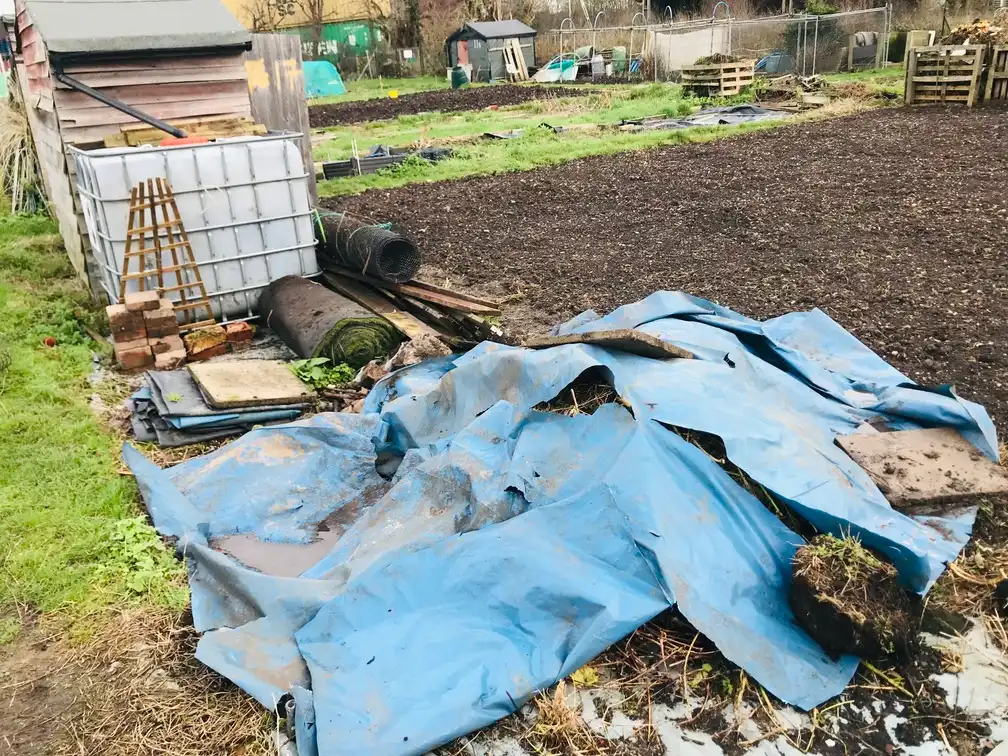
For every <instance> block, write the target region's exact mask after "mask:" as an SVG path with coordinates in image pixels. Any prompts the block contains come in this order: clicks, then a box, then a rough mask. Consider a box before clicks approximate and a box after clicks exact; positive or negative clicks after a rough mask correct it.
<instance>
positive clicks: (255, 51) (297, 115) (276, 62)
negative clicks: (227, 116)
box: [245, 34, 318, 203]
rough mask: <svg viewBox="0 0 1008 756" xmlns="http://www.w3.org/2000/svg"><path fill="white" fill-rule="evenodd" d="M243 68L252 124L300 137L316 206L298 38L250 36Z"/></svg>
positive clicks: (282, 35)
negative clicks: (246, 78) (250, 42)
mask: <svg viewBox="0 0 1008 756" xmlns="http://www.w3.org/2000/svg"><path fill="white" fill-rule="evenodd" d="M245 68H246V71H247V73H248V89H249V93H250V95H251V99H252V117H253V118H254V119H255V121H256V122H257V123H261V124H264V125H265V126H266V128H268V129H269V130H270V131H295V132H299V133H300V134H301V159H302V162H303V163H304V168H305V172H306V173H307V174H308V191H309V192H310V193H311V198H312V202H313V203H317V202H318V191H317V189H316V186H315V164H314V162H313V160H312V146H311V130H310V127H309V125H308V101H307V99H306V98H305V81H304V68H303V65H302V62H301V41H300V39H299V38H298V37H295V36H293V35H290V34H253V35H252V49H251V50H249V51H248V52H247V53H245Z"/></svg>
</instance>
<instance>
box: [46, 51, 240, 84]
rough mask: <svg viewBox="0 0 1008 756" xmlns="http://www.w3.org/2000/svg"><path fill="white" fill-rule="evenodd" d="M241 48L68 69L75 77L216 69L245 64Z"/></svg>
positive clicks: (231, 67) (232, 67) (92, 63)
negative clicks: (226, 51)
mask: <svg viewBox="0 0 1008 756" xmlns="http://www.w3.org/2000/svg"><path fill="white" fill-rule="evenodd" d="M243 60H244V55H243V53H242V52H231V53H226V54H216V55H181V56H179V57H151V58H139V57H137V58H132V59H129V60H122V61H119V62H112V61H109V62H88V64H80V65H77V66H68V67H66V69H65V71H66V72H67V73H68V74H69V75H70V76H72V77H74V78H75V79H78V78H83V77H86V76H87V75H89V74H102V75H105V74H135V73H149V72H155V73H157V72H165V71H170V72H178V71H185V72H188V71H214V70H223V69H234V68H237V69H241V68H243Z"/></svg>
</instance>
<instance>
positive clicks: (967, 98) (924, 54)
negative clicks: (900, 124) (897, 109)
mask: <svg viewBox="0 0 1008 756" xmlns="http://www.w3.org/2000/svg"><path fill="white" fill-rule="evenodd" d="M985 50H986V47H985V46H984V45H934V46H931V47H915V48H913V49H912V50H911V51H910V55H909V56H908V59H907V69H906V88H905V89H904V95H903V99H904V101H905V102H906V104H907V105H917V104H941V105H946V104H953V103H963V104H965V105H966V107H970V108H971V107H973V106H974V105H976V104H977V102H979V101H980V97H981V94H982V91H981V85H980V78H981V75H982V73H983V65H984V54H985Z"/></svg>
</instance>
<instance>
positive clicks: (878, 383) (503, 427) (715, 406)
mask: <svg viewBox="0 0 1008 756" xmlns="http://www.w3.org/2000/svg"><path fill="white" fill-rule="evenodd" d="M619 328H636V329H639V330H641V331H643V332H646V333H649V334H651V335H654V336H656V337H658V338H661V339H664V340H666V341H669V342H671V343H674V344H676V345H677V346H680V347H683V348H685V349H688V350H690V351H691V352H693V353H694V354H695V355H696V359H692V360H680V359H673V360H654V359H648V358H644V357H639V356H634V355H630V354H626V353H623V352H619V351H615V350H609V349H603V348H600V347H595V346H586V345H567V346H559V347H553V348H551V349H544V350H538V351H533V350H527V349H522V348H516V347H507V346H502V345H499V344H490V343H486V344H482V345H480V346H479V347H477V348H476V349H474V350H472V351H470V352H469V353H468V354H465V355H462V356H457V357H453V358H443V359H437V360H431V361H428V362H426V363H422V364H420V365H416V366H412V367H410V368H406V369H405V370H402V371H399V372H397V373H395V374H393V375H390V376H388V377H386V378H385V379H383V380H382V381H381V382H379V384H378V385H376V386H375V388H374V390H373V391H372V392H371V394H370V395H369V396H368V399H367V401H366V403H365V407H364V414H362V415H359V416H356V415H342V414H322V415H317V416H315V417H312V418H310V419H307V420H303V421H300V422H295V423H290V424H288V425H285V426H278V427H272V428H263V429H259V430H256V431H253V432H251V433H248V434H246V435H245V436H244V437H242V438H241V439H240V440H238V441H236V442H234V443H232V444H230V445H228V446H226V447H223V448H221V449H219V450H218V451H216V452H214V453H212V454H210V455H207V456H206V457H202V458H199V459H194V460H190V461H188V462H185V463H183V464H181V465H179V466H178V467H175V468H171V469H170V470H159V469H158V468H156V467H155V466H154V465H151V464H150V463H149V462H147V461H146V460H144V459H143V458H142V456H141V455H140V454H139V453H137V452H135V451H134V450H132V449H129V448H127V450H126V460H127V462H128V463H129V464H130V466H131V467H132V468H133V470H134V472H135V473H136V475H137V479H138V481H139V483H140V487H141V492H142V493H143V496H144V499H145V501H146V502H147V505H148V509H149V511H150V512H151V515H152V517H153V519H154V522H155V525H156V526H157V527H158V529H159V530H160V531H161V532H162V533H164V534H166V535H172V536H175V537H177V538H179V539H180V540H179V548H180V550H182V551H184V552H185V555H186V558H187V561H188V564H189V572H190V586H191V589H192V600H193V616H194V621H195V623H196V626H197V629H199V630H201V631H204V632H205V635H204V637H203V638H202V640H201V642H200V644H199V648H198V651H197V655H198V657H199V658H200V659H201V660H202V661H203V662H204V663H206V664H207V665H209V666H211V667H213V668H214V669H217V670H218V671H220V672H221V673H222V674H224V675H226V676H227V677H229V678H230V679H232V680H234V681H235V682H236V683H237V684H238V685H240V686H241V687H242V688H244V689H245V690H246V691H248V692H249V693H250V694H251V695H253V696H255V697H256V699H257V700H259V701H260V702H261V703H262V704H263V705H264V706H267V707H269V708H275V707H276V706H277V705H278V704H279V702H280V700H281V698H282V697H284V696H285V695H286V694H292V695H293V696H294V700H295V703H296V707H297V711H298V712H299V714H298V717H297V723H296V729H297V736H298V749H299V752H300V754H301V756H313V755H314V754H316V753H325V754H334V755H336V756H342V755H343V754H346V755H347V756H349V755H350V754H354V755H355V756H356V754H361V753H368V754H388V755H389V756H405V755H406V754H420V753H425V752H426V751H428V750H430V749H431V748H433V747H436V746H437V745H439V744H442V743H444V742H447V741H448V740H451V739H452V738H454V737H456V736H458V735H461V734H464V733H467V732H470V731H472V730H474V729H477V728H479V727H483V726H485V725H487V724H489V723H491V722H493V721H495V720H496V719H498V718H500V717H503V716H505V715H507V714H508V713H510V712H511V711H513V710H514V708H515V707H516V706H520V705H521V704H522V703H523V702H524V701H525V700H527V699H528V698H529V697H530V696H532V695H533V694H534V693H535V692H536V691H537V690H539V689H542V688H544V687H547V686H549V685H551V684H552V683H553V682H555V681H556V680H557V679H560V678H562V677H564V676H566V675H568V674H569V673H571V672H572V671H574V670H575V669H576V668H577V667H578V666H580V665H581V664H583V663H584V662H586V661H588V660H589V659H591V658H592V657H593V656H595V655H597V654H598V653H599V652H601V651H602V650H603V649H605V648H606V647H607V646H608V645H610V644H612V643H613V642H615V641H616V640H618V639H620V638H622V637H624V636H625V635H627V634H628V633H629V632H631V631H632V630H633V629H634V628H636V627H638V626H639V625H640V624H642V623H644V622H646V621H647V620H648V619H650V618H651V617H653V616H655V615H656V614H658V613H659V612H661V611H663V610H665V609H667V608H669V607H671V606H676V607H678V609H679V610H680V611H681V612H682V613H683V615H684V616H685V617H686V618H687V619H688V620H689V621H690V622H691V623H692V624H693V625H694V626H695V627H696V628H697V630H698V631H700V632H702V633H703V634H704V635H706V636H707V637H708V638H710V639H711V640H712V641H713V642H714V643H716V644H717V646H718V648H719V649H720V650H721V651H722V652H723V653H724V654H725V656H726V657H727V658H729V659H730V660H732V661H734V662H735V663H737V664H739V665H740V666H741V667H742V668H744V669H745V670H746V671H747V672H748V673H749V674H750V675H751V676H753V677H754V678H755V679H757V680H758V681H759V682H761V683H762V684H763V685H764V686H766V688H767V689H768V690H770V692H772V693H773V694H775V695H776V696H778V697H780V698H781V699H783V700H785V701H788V702H790V703H793V704H795V705H797V706H800V707H802V708H806V709H808V708H811V707H813V706H816V705H818V704H820V703H821V702H823V701H824V700H826V699H828V698H829V697H831V696H834V695H836V694H838V693H839V692H840V691H841V690H842V689H843V688H844V686H845V685H846V684H847V682H848V681H849V680H850V678H851V676H852V675H853V673H854V670H855V668H856V666H857V659H855V658H853V657H845V658H841V659H837V660H834V659H831V658H829V657H828V656H826V655H825V654H824V653H823V652H822V650H821V649H820V648H819V647H818V646H817V645H816V644H815V643H814V642H813V641H812V640H811V639H810V638H809V637H808V636H807V635H806V634H805V633H804V632H802V631H801V630H800V629H798V627H797V626H796V625H795V623H794V620H793V617H792V615H791V611H790V609H789V607H788V602H787V591H788V585H789V582H790V561H791V558H792V556H793V554H794V552H795V550H796V549H797V548H798V547H799V546H800V544H801V543H802V539H801V538H800V536H798V535H797V534H796V533H794V532H792V531H791V530H790V529H789V528H788V527H787V526H786V525H785V524H784V523H783V522H782V521H781V520H779V519H778V518H777V517H776V516H775V515H774V514H773V513H772V512H770V511H769V510H768V509H767V508H766V507H765V506H764V505H763V504H762V503H761V502H760V501H758V500H757V499H756V498H755V497H754V496H752V495H751V494H750V493H749V492H748V491H747V490H746V489H745V488H743V487H742V486H740V485H739V484H738V483H737V482H736V481H735V480H734V479H733V478H732V477H731V476H729V475H728V473H726V472H725V470H724V469H723V468H722V467H721V466H720V465H719V464H718V463H717V462H716V461H715V460H713V459H712V458H711V457H709V456H708V455H707V454H706V453H705V452H704V451H701V450H700V449H698V448H697V447H695V446H693V445H692V444H691V443H689V442H688V441H686V440H684V438H683V437H682V436H681V435H680V434H679V432H677V429H689V430H692V431H702V432H705V433H710V434H714V435H716V436H719V437H720V438H721V439H722V440H723V442H724V445H725V448H726V450H727V455H728V457H729V459H730V460H731V461H732V462H733V463H734V464H735V465H737V466H738V467H739V468H741V469H742V470H744V471H745V472H746V473H747V474H748V475H749V476H750V477H751V478H752V479H753V480H755V481H757V482H758V483H759V484H760V485H762V486H764V487H765V488H766V489H767V490H769V491H771V492H773V493H774V494H775V496H776V497H777V499H778V500H779V501H782V502H784V503H786V504H787V505H788V506H789V507H791V508H792V509H793V510H794V511H795V512H796V513H798V514H799V515H801V516H802V517H804V518H805V519H807V520H808V521H810V522H811V523H813V524H814V525H815V526H816V527H817V528H818V529H820V530H822V531H826V532H831V533H835V534H844V533H847V532H852V533H855V534H857V535H859V536H860V537H861V538H862V539H863V540H864V541H865V542H866V543H868V544H870V545H871V546H873V547H875V548H877V549H879V550H880V551H882V552H883V553H885V554H886V555H887V556H888V557H889V558H890V559H891V560H892V561H893V563H894V564H895V565H896V567H897V569H898V570H899V571H900V575H901V577H902V579H903V580H904V581H905V582H906V584H907V586H909V587H911V588H913V589H914V590H917V591H920V592H923V591H925V590H926V589H927V588H928V587H929V586H930V585H931V584H932V582H933V581H934V580H935V579H937V577H938V575H940V574H941V571H942V569H943V568H944V565H945V563H946V562H947V561H948V560H950V559H953V558H954V557H955V556H956V554H958V552H959V550H960V549H961V548H962V547H963V545H964V544H965V543H966V541H967V539H968V537H969V533H970V528H971V525H972V521H973V517H974V515H975V512H974V511H973V510H971V509H966V510H962V511H957V512H954V513H951V514H949V515H948V516H946V517H935V516H930V517H929V518H928V519H927V520H926V521H917V520H915V519H913V518H911V517H908V516H906V515H903V514H901V513H899V512H896V511H894V510H893V509H892V508H891V507H890V506H889V504H888V503H887V502H886V500H885V498H884V496H883V495H882V494H881V493H880V492H879V491H878V489H877V488H876V487H875V486H874V484H873V483H872V482H871V480H870V479H869V478H868V476H867V475H866V474H865V473H864V472H863V471H862V470H861V468H859V467H858V466H857V465H856V464H854V463H853V462H852V461H851V460H850V458H849V457H847V456H846V455H845V454H844V453H843V452H842V451H841V450H840V449H839V448H838V447H837V446H836V445H835V443H834V439H835V437H836V435H838V434H842V433H851V432H854V431H855V430H856V429H858V428H859V426H861V425H862V424H863V423H865V422H866V421H868V420H872V419H875V418H882V419H884V420H885V421H886V422H887V423H888V424H889V425H890V426H891V427H893V428H894V429H903V428H915V427H921V426H929V427H930V426H950V427H954V428H956V429H957V430H959V431H960V432H961V433H962V434H963V435H964V436H965V437H966V438H968V439H969V440H970V441H972V442H973V443H974V444H975V445H976V446H977V447H978V448H979V449H980V450H981V451H983V452H984V453H985V454H987V455H988V456H990V457H991V458H996V456H997V451H996V450H997V439H996V437H995V434H994V428H993V425H992V424H991V422H990V419H989V418H988V417H987V414H986V412H985V411H984V410H983V408H982V407H980V406H978V405H976V404H973V403H970V402H967V401H964V400H962V399H960V398H958V397H957V396H956V395H955V393H954V392H953V391H952V390H951V389H949V388H948V387H943V388H940V389H926V388H923V387H921V386H918V385H916V384H913V383H912V382H910V381H909V380H908V379H907V378H906V376H903V375H902V374H900V373H899V372H898V371H896V370H895V369H894V368H892V367H891V366H889V365H888V364H886V363H885V362H884V361H883V360H882V359H880V358H879V357H878V356H877V355H875V354H873V353H872V352H871V351H870V350H869V349H867V348H866V347H865V346H864V345H862V344H861V343H860V342H859V341H857V339H855V338H854V337H853V336H852V335H851V334H849V333H847V332H846V331H844V330H843V329H842V328H841V327H840V326H839V325H837V324H836V323H834V322H833V321H832V320H830V319H829V317H828V316H826V315H825V313H822V312H820V311H818V310H813V311H812V312H808V313H792V314H789V315H785V316H782V317H780V318H775V319H773V320H769V321H766V322H762V323H761V322H758V321H755V320H751V319H749V318H745V317H743V316H741V315H739V314H737V313H734V312H732V311H730V310H727V309H725V308H722V307H719V306H717V305H715V304H713V303H711V302H708V301H705V300H702V299H697V298H695V297H691V296H688V295H685V294H681V293H671V292H658V293H656V294H654V295H652V296H650V297H648V298H647V299H645V300H642V301H641V302H637V303H634V304H631V305H627V306H625V307H622V308H619V309H618V310H616V311H614V312H613V313H610V314H609V315H607V316H605V317H599V316H597V315H595V314H594V313H590V314H585V315H584V316H580V317H579V318H576V319H574V320H572V321H570V322H569V323H567V324H564V325H562V326H560V327H559V328H558V329H557V330H558V332H559V333H572V332H588V331H597V330H603V329H619ZM586 370H592V371H593V372H595V373H597V374H601V375H604V376H607V377H608V378H609V379H611V382H612V384H613V386H614V387H615V388H616V390H617V392H618V393H619V395H620V397H621V403H619V404H607V405H603V406H602V407H601V408H600V409H598V410H597V411H596V412H595V413H594V414H591V415H585V414H581V415H576V416H573V417H570V416H566V415H562V414H555V413H548V412H542V411H539V410H537V409H536V406H537V405H538V404H539V403H540V402H543V401H547V400H549V399H552V398H553V397H555V396H556V395H557V394H559V393H560V392H561V391H562V390H563V389H564V388H565V387H566V386H568V385H569V384H570V383H571V382H572V381H574V380H575V379H576V378H578V376H580V375H581V374H582V373H583V372H585V371H586ZM379 452H380V453H381V454H383V455H387V454H388V453H390V452H391V453H396V454H398V455H405V456H404V457H403V461H402V463H401V464H400V466H399V469H398V471H397V472H396V473H395V476H394V477H393V478H392V479H391V480H386V479H385V478H383V477H381V476H380V475H379V474H378V472H377V470H376V463H377V462H378V455H379ZM236 535H238V536H245V537H247V538H249V539H252V542H253V543H254V544H255V543H258V544H260V545H262V547H263V552H264V553H266V552H268V550H269V549H270V548H273V547H275V546H276V545H283V544H286V545H287V546H286V547H292V548H293V546H291V545H292V544H303V545H304V546H303V547H304V548H308V547H309V544H310V542H313V541H315V542H316V546H317V542H318V541H322V542H324V544H323V549H322V550H321V551H320V552H319V553H318V554H317V557H313V558H312V561H311V564H310V566H307V567H306V568H305V569H304V571H302V572H301V574H300V576H299V577H283V576H281V575H280V574H275V573H276V572H278V571H277V570H273V569H272V568H271V566H270V564H269V561H268V560H266V561H263V562H259V561H257V558H253V557H249V556H243V557H242V559H243V560H244V561H245V563H244V564H243V563H242V562H240V561H238V559H237V558H235V557H234V556H232V555H231V554H230V553H226V548H227V547H226V546H223V545H222V544H225V543H226V541H225V540H222V539H226V538H227V537H229V536H236ZM255 539H258V540H255ZM222 549H225V551H222ZM313 554H314V552H313ZM271 573H274V574H271Z"/></svg>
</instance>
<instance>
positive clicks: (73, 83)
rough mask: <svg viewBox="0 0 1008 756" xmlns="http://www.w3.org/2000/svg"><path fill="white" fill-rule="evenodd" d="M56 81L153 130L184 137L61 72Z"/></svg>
mask: <svg viewBox="0 0 1008 756" xmlns="http://www.w3.org/2000/svg"><path fill="white" fill-rule="evenodd" d="M56 81H58V82H60V83H61V84H66V85H67V86H68V87H70V88H71V89H76V90H77V91H78V92H83V93H84V94H86V95H87V96H88V97H93V98H95V99H96V100H98V102H102V103H105V104H106V105H108V106H109V107H110V108H115V109H116V110H118V111H119V112H121V113H125V114H126V115H128V116H132V117H133V118H136V119H137V120H138V121H143V122H144V123H146V124H149V125H151V126H153V127H154V128H155V129H161V131H164V132H165V133H167V134H171V135H172V136H173V137H179V138H182V137H184V136H185V135H186V133H185V132H184V131H182V129H177V128H175V127H174V126H172V125H171V124H170V123H165V122H164V121H162V120H160V119H159V118H155V117H154V116H152V115H147V114H146V113H144V112H143V111H141V110H137V109H136V108H134V107H133V106H132V105H127V104H126V103H125V102H123V101H122V100H117V99H116V98H115V97H109V96H108V95H107V94H105V93H103V92H99V91H98V90H97V89H92V88H91V87H89V86H88V85H87V84H85V83H84V82H82V81H77V79H75V78H74V77H72V76H67V75H66V74H65V73H63V72H62V71H57V72H56Z"/></svg>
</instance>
